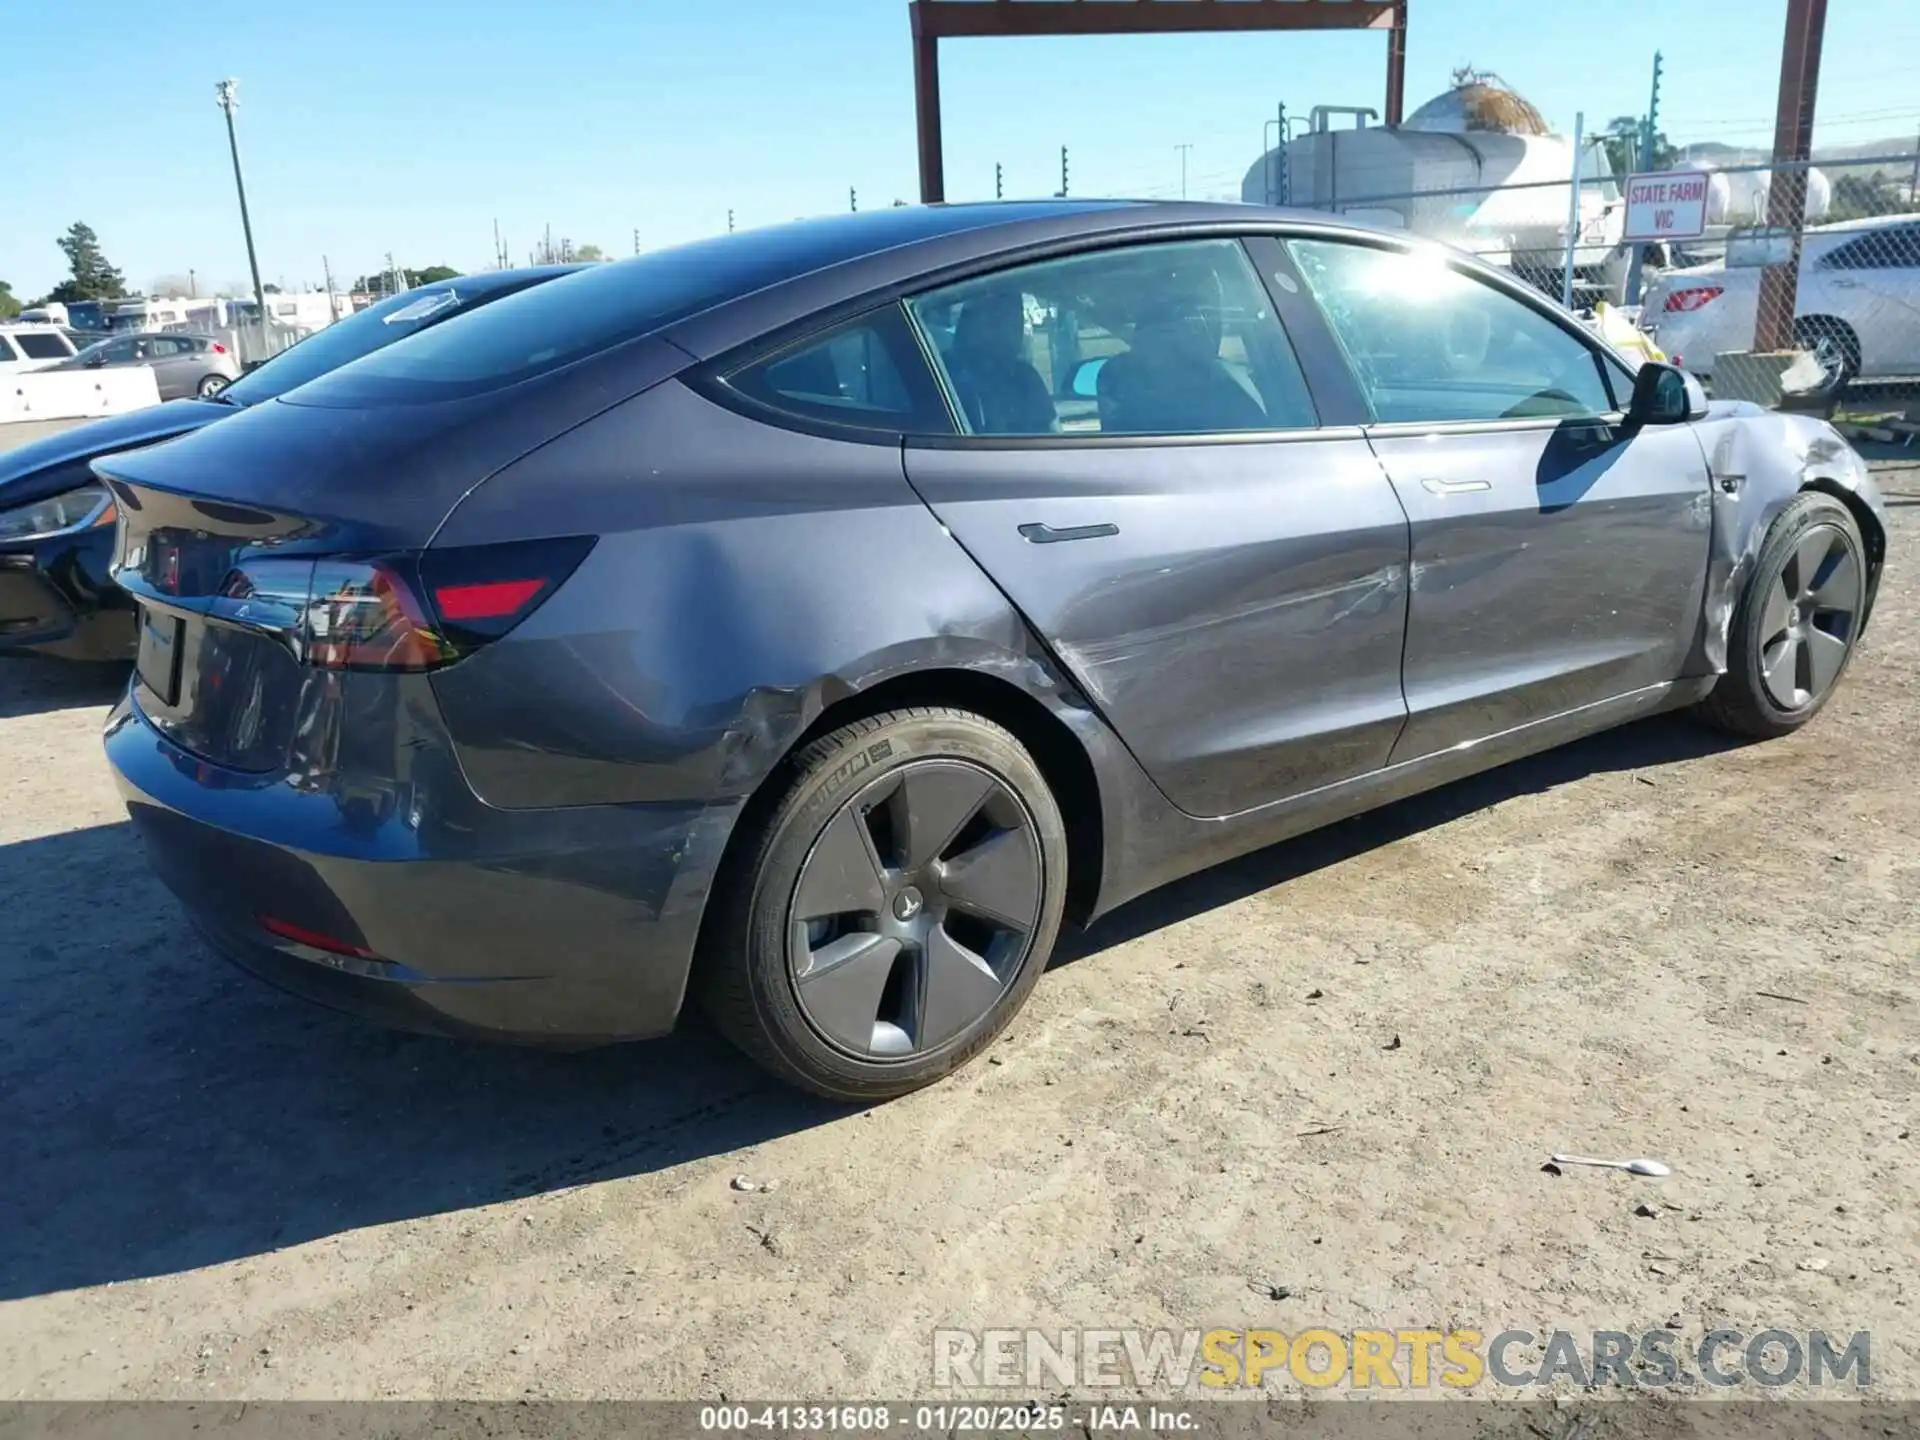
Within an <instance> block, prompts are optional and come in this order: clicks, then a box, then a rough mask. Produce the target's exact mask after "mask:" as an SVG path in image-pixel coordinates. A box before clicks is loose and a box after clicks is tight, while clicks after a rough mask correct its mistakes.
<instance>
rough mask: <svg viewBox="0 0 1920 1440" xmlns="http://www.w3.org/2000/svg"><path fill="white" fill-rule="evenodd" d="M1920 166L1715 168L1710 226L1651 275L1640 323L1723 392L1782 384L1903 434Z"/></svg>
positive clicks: (1913, 390) (1916, 352)
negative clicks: (1716, 170) (1702, 234)
mask: <svg viewBox="0 0 1920 1440" xmlns="http://www.w3.org/2000/svg"><path fill="white" fill-rule="evenodd" d="M1917 177H1920V155H1914V154H1895V155H1881V156H1868V157H1863V158H1860V159H1851V160H1847V161H1844V162H1842V163H1839V164H1833V163H1821V162H1818V161H1816V162H1815V163H1814V164H1812V165H1778V166H1776V165H1750V166H1730V167H1727V168H1726V169H1724V170H1722V171H1718V172H1715V173H1713V175H1712V177H1711V187H1712V189H1711V192H1710V195H1709V203H1708V229H1707V233H1706V235H1704V236H1703V237H1701V238H1700V239H1699V240H1695V241H1687V242H1683V243H1682V244H1681V245H1680V246H1679V247H1677V248H1676V252H1675V254H1674V256H1673V262H1674V263H1672V264H1671V265H1670V266H1667V267H1664V268H1662V269H1661V270H1659V271H1658V272H1657V273H1655V274H1653V275H1652V278H1651V281H1650V284H1649V285H1648V288H1647V293H1646V295H1645V296H1644V303H1643V306H1642V310H1641V317H1640V319H1641V325H1642V327H1643V328H1644V329H1645V330H1646V331H1647V332H1648V333H1650V334H1651V335H1653V336H1654V337H1655V342H1656V344H1658V346H1659V347H1660V349H1661V350H1662V351H1664V352H1665V353H1666V354H1667V356H1668V357H1669V358H1670V359H1673V360H1675V361H1677V362H1678V363H1680V364H1683V365H1685V366H1686V367H1687V368H1688V369H1690V370H1693V371H1694V372H1695V373H1697V374H1700V375H1703V376H1706V377H1708V379H1709V383H1710V385H1711V386H1712V388H1713V389H1714V390H1715V391H1716V392H1717V393H1720V394H1725V395H1733V396H1737V397H1739V398H1744V399H1753V400H1759V401H1761V402H1763V403H1773V402H1776V401H1778V400H1779V399H1780V397H1781V396H1782V395H1783V394H1784V396H1785V397H1786V399H1785V403H1788V404H1796V405H1803V406H1812V407H1818V408H1824V409H1830V410H1833V411H1835V412H1836V413H1838V414H1840V415H1841V417H1842V418H1843V419H1846V418H1848V417H1853V418H1852V422H1851V423H1854V424H1855V425H1856V426H1858V427H1860V428H1862V429H1865V430H1876V429H1878V430H1883V431H1885V432H1886V433H1885V434H1884V436H1875V437H1870V438H1884V439H1888V440H1899V441H1900V442H1901V443H1906V442H1907V440H1908V439H1909V438H1910V437H1911V435H1912V433H1913V432H1912V431H1908V430H1906V429H1905V428H1904V427H1906V426H1908V425H1910V424H1912V423H1913V422H1914V421H1915V420H1916V419H1920V195H1917V194H1916V178H1917ZM1876 420H1877V421H1880V422H1883V423H1881V424H1879V425H1876V424H1874V423H1873V422H1874V421H1876Z"/></svg>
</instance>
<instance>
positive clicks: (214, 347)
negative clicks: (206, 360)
mask: <svg viewBox="0 0 1920 1440" xmlns="http://www.w3.org/2000/svg"><path fill="white" fill-rule="evenodd" d="M207 349H209V350H211V351H212V352H213V353H214V354H216V355H224V354H226V353H227V347H226V346H224V345H222V344H221V343H220V342H219V341H218V340H215V341H212V342H210V343H209V344H208V346H207Z"/></svg>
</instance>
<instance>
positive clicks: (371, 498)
mask: <svg viewBox="0 0 1920 1440" xmlns="http://www.w3.org/2000/svg"><path fill="white" fill-rule="evenodd" d="M626 360H627V364H626V365H625V366H623V367H622V369H621V371H620V372H619V374H618V375H617V376H606V375H602V376H593V375H586V376H582V375H578V374H576V375H573V376H572V377H571V383H564V382H567V381H568V379H569V377H568V375H566V374H564V373H563V374H561V375H555V376H552V377H547V380H546V381H545V382H544V383H541V384H537V385H528V386H523V387H520V388H519V390H518V391H517V392H516V393H514V394H513V395H511V396H503V395H490V396H482V397H476V398H475V399H473V400H471V401H456V402H450V403H446V404H436V405H417V406H404V407H395V408H392V409H382V410H378V411H348V410H331V409H319V408H314V407H304V406H297V405H289V404H287V403H285V402H283V401H270V402H268V403H265V404H262V405H258V406H255V407H254V408H252V409H250V410H247V411H243V412H241V413H239V414H237V415H234V416H233V417H232V418H231V419H228V420H225V421H223V422H222V423H220V424H218V425H214V426H210V427H208V428H207V429H205V430H203V431H200V432H199V433H197V434H195V435H192V436H189V437H187V438H185V439H182V440H178V441H174V442H171V443H167V444H162V445H157V446H154V447H152V448H150V449H145V450H139V451H134V452H132V453H128V454H117V455H111V456H108V457H106V458H104V459H101V460H98V461H96V462H95V463H94V471H95V473H96V474H98V475H99V476H100V477H101V478H102V479H103V480H105V481H106V482H107V483H108V484H109V485H111V486H112V488H113V490H114V493H115V495H116V497H117V499H118V501H119V509H120V519H119V529H118V534H117V536H116V543H115V553H114V577H115V579H116V580H117V581H118V582H119V584H120V585H121V586H122V588H124V589H125V590H127V591H128V592H129V593H130V594H132V595H133V596H134V598H135V599H136V600H138V601H139V604H140V643H139V659H138V661H137V664H136V670H135V676H134V694H135V698H136V699H137V700H138V702H139V705H140V708H141V709H142V711H144V712H145V713H146V715H147V717H148V718H149V719H150V720H151V721H152V722H153V723H154V725H155V726H156V727H157V728H158V729H159V730H161V732H162V733H164V734H165V735H166V736H167V737H168V738H169V739H171V740H172V741H173V742H174V743H175V744H177V745H178V746H179V747H180V748H181V749H183V750H185V751H187V752H189V753H190V754H192V755H194V756H197V757H199V758H201V759H203V760H208V761H211V762H213V763H214V764H217V765H221V766H225V767H228V768H230V769H234V770H238V771H244V772H249V773H253V774H266V773H270V772H275V771H280V770H285V769H287V768H288V767H289V764H290V756H292V754H293V753H294V750H295V748H296V741H297V739H298V738H299V736H300V735H301V734H302V733H303V728H304V729H310V728H312V727H313V725H314V724H317V723H319V718H318V717H322V716H336V717H337V716H338V715H339V714H340V711H339V709H338V707H337V706H328V705H326V704H323V703H321V702H322V700H323V699H324V697H325V696H326V695H327V694H330V693H333V692H335V691H339V690H340V689H341V688H342V686H343V676H342V674H341V672H338V671H332V672H329V671H320V670H315V669H313V668H311V667H310V666H309V665H308V664H307V663H306V662H305V660H304V658H303V655H302V649H301V644H300V636H301V629H302V626H303V624H304V622H305V620H306V612H307V602H308V597H309V595H310V594H312V593H313V590H314V586H315V583H316V580H317V579H319V578H321V577H322V576H323V575H324V572H325V570H326V568H327V566H328V564H329V560H330V558H337V557H358V558H368V557H377V556H383V555H395V554H409V553H414V552H418V551H421V550H424V549H426V548H427V547H428V546H429V544H430V543H431V541H432V539H433V537H434V534H435V532H436V531H438V530H439V528H440V526H441V524H442V522H443V521H444V520H445V519H446V517H447V516H448V515H449V514H450V513H451V512H452V510H453V508H454V507H455V506H456V505H458V504H459V502H460V500H461V498H462V497H463V496H465V495H466V494H467V492H468V491H470V490H471V489H473V488H474V487H475V486H476V485H478V484H480V483H481V482H482V481H483V480H485V479H486V478H487V477H488V476H489V475H491V474H493V473H494V472H495V471H497V470H499V469H500V468H501V467H503V466H505V465H507V464H510V463H511V462H512V461H514V460H516V459H518V458H520V457H521V456H522V455H524V454H526V453H527V452H529V451H531V450H533V449H536V448H537V447H538V446H540V445H542V444H544V443H545V442H546V441H548V440H550V439H552V438H554V437H555V436H556V435H559V434H561V433H563V432H564V431H566V430H569V429H571V428H573V426H575V425H577V424H579V423H580V422H581V421H583V420H585V419H588V418H590V417H591V416H592V415H594V414H596V413H598V412H599V411H601V410H603V409H605V408H607V407H608V406H609V405H611V404H614V403H617V402H618V401H619V400H620V399H623V398H625V397H626V396H628V395H631V394H632V393H634V392H635V390H637V389H643V388H646V387H647V386H648V385H650V384H653V383H657V381H658V380H659V379H663V378H665V377H666V376H667V375H670V374H672V373H674V371H676V370H678V369H680V368H682V367H684V366H685V365H686V364H688V363H689V360H688V357H687V356H686V355H685V354H684V353H682V352H680V351H677V350H674V349H673V348H672V347H671V346H666V345H664V344H656V345H650V346H646V347H641V348H640V349H639V350H637V351H636V350H629V351H628V352H627V355H626ZM581 368H584V367H581ZM346 688H347V689H349V690H351V689H359V690H362V691H365V690H368V689H369V687H367V686H353V685H347V686H346ZM329 723H331V722H329Z"/></svg>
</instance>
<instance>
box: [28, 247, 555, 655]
mask: <svg viewBox="0 0 1920 1440" xmlns="http://www.w3.org/2000/svg"><path fill="white" fill-rule="evenodd" d="M576 268H578V267H576V266H568V265H554V266H547V267H545V268H540V269H530V270H503V271H498V272H496V273H494V274H488V275H465V276H461V277H459V278H457V279H453V280H443V281H439V282H437V283H435V284H432V285H422V286H420V287H419V288H418V289H414V290H408V291H406V292H405V293H404V294H400V295H396V296H394V297H392V298H391V299H389V300H383V301H381V302H380V303H379V304H377V305H374V306H371V307H369V308H368V309H365V310H362V311H361V312H360V313H359V314H357V315H353V316H351V317H349V318H348V319H345V320H342V321H341V322H340V323H339V324H337V325H331V326H329V327H327V328H326V329H325V330H322V331H321V332H320V333H319V334H317V335H315V336H313V337H312V338H311V339H308V340H304V341H302V342H301V343H300V344H298V345H296V346H294V347H293V348H292V349H290V350H287V351H285V352H284V353H282V354H280V355H276V356H275V357H274V358H273V359H271V360H269V361H267V363H266V364H264V365H262V366H260V367H259V368H258V369H256V370H254V371H253V372H251V373H250V374H248V375H245V376H243V377H241V378H240V379H239V380H237V381H235V382H234V383H233V384H232V385H230V386H228V387H227V388H226V389H225V390H224V391H223V392H222V393H221V394H220V395H219V396H217V397H216V398H213V399H208V400H176V401H173V402H172V403H170V404H166V405H157V406H154V407H152V408H151V409H146V410H136V411H134V412H133V413H132V414H130V415H115V416H112V417H110V418H108V419H105V420H96V421H94V422H93V423H92V424H91V425H81V426H79V427H77V428H75V429H72V430H66V431H62V432H61V433H60V434H57V435H50V436H48V437H47V438H46V439H44V440H38V441H35V442H34V443H32V444H30V445H23V446H21V447H20V448H19V449H17V450H9V451H6V452H4V453H0V651H6V650H24V651H31V652H34V653H37V654H41V655H50V656H57V657H60V658H64V659H73V660H131V659H132V658H133V655H134V624H133V602H132V601H130V600H129V599H128V598H127V597H126V596H125V595H124V594H123V593H122V592H121V591H120V589H119V588H118V587H117V586H116V585H114V583H113V581H112V579H111V578H110V577H109V576H108V574H107V565H108V562H109V561H110V560H111V558H112V555H113V522H114V519H115V510H114V505H113V502H112V499H111V497H110V496H109V495H108V494H107V490H106V487H105V486H104V485H101V484H100V483H99V482H98V481H97V480H95V479H94V476H93V472H92V471H91V470H89V469H88V468H87V467H88V465H89V463H90V462H92V461H94V460H98V459H100V458H101V457H103V456H106V455H113V454H117V453H119V452H120V451H123V450H136V449H139V448H141V447H143V446H147V445H153V444H156V443H158V442H159V441H162V440H172V439H174V438H175V437H177V436H180V435H185V434H188V433H189V432H191V431H194V430H198V429H200V428H202V427H203V426H206V425H211V424H213V422H214V421H216V420H224V419H227V418H228V417H230V416H232V415H235V414H237V413H239V412H240V411H242V410H245V409H247V408H249V407H251V406H254V405H258V404H260V403H262V402H263V401H267V400H272V399H275V398H277V397H278V396H281V395H284V394H285V393H286V392H287V391H289V390H291V389H293V388H294V387H295V386H298V385H304V384H306V383H307V381H309V380H312V379H315V378H316V377H318V376H321V375H324V374H326V373H327V372H328V371H329V370H334V369H337V368H339V367H340V366H342V365H345V364H346V363H347V362H348V361H349V360H357V359H359V358H360V357H361V356H362V355H366V354H370V353H371V352H373V351H375V350H378V349H380V348H381V347H382V346H385V345H390V344H392V343H393V342H394V341H395V340H398V339H400V338H402V337H403V336H406V335H411V334H414V333H416V332H417V331H419V330H422V329H424V328H426V327H427V326H430V325H437V324H439V323H440V322H441V321H442V320H445V319H448V318H450V317H451V316H454V315H458V314H461V313H462V312H464V311H467V310H472V309H474V308H475V307H477V306H480V305H485V304H487V303H488V302H489V301H491V300H497V299H499V298H500V297H501V296H503V295H511V294H513V293H514V292H515V291H516V290H524V289H526V288H527V287H528V286H529V285H537V284H539V283H540V282H541V281H543V280H551V279H553V278H554V277H555V276H557V275H565V274H567V273H568V272H569V271H570V270H573V269H576Z"/></svg>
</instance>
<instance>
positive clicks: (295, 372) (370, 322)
mask: <svg viewBox="0 0 1920 1440" xmlns="http://www.w3.org/2000/svg"><path fill="white" fill-rule="evenodd" d="M486 298H487V296H485V295H482V296H480V297H478V298H477V299H476V298H469V296H468V295H467V294H466V293H465V291H464V290H463V289H462V288H460V282H458V281H456V282H454V284H453V285H452V286H443V287H442V288H440V289H438V290H429V291H426V292H424V293H422V292H420V291H417V290H408V291H403V292H402V293H400V294H398V295H394V296H390V297H389V298H387V299H385V300H382V301H380V302H379V303H378V304H375V305H370V306H368V307H367V308H366V309H365V310H362V311H360V312H359V313H358V314H354V315H349V316H347V317H346V318H345V319H343V320H339V321H336V322H335V323H333V324H332V325H329V326H327V327H326V328H325V329H324V330H316V331H315V332H314V333H313V334H312V335H309V336H308V337H307V338H306V339H304V340H302V341H301V342H300V343H299V344H297V345H294V346H292V347H291V348H289V349H286V350H283V351H281V352H280V353H279V354H278V355H276V356H274V357H273V358H272V359H271V360H269V361H267V362H266V363H265V364H264V365H262V366H260V368H259V369H257V370H254V371H252V372H251V373H249V374H247V375H246V376H244V377H242V378H241V379H239V380H236V381H234V383H233V384H231V385H229V386H228V387H227V388H226V390H225V391H224V392H223V393H224V394H225V395H226V397H227V398H229V399H231V400H233V401H235V402H237V403H239V404H241V405H257V404H259V403H260V402H261V401H262V400H271V399H273V398H274V397H275V396H276V395H284V394H286V392H287V391H289V390H291V389H293V388H294V387H295V386H296V385H304V384H306V383H307V381H309V380H312V379H315V378H316V377H318V376H321V375H325V374H326V373H327V372H328V371H330V370H338V369H339V368H340V367H341V366H342V365H345V364H346V363H347V362H348V361H350V360H358V359H359V358H360V357H361V356H362V355H366V354H369V353H371V352H372V351H375V350H378V349H380V348H381V347H382V346H383V345H391V344H392V343H393V342H394V341H396V340H399V339H402V338H404V337H405V336H408V335H411V334H412V333H413V332H414V331H415V330H416V329H418V328H419V327H420V326H421V325H423V324H425V323H426V322H427V321H429V320H431V319H433V318H435V317H436V316H440V315H444V314H445V313H446V312H447V311H449V310H452V309H454V308H456V307H458V306H460V305H462V304H473V305H477V304H480V303H483V301H485V299H486Z"/></svg>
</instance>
